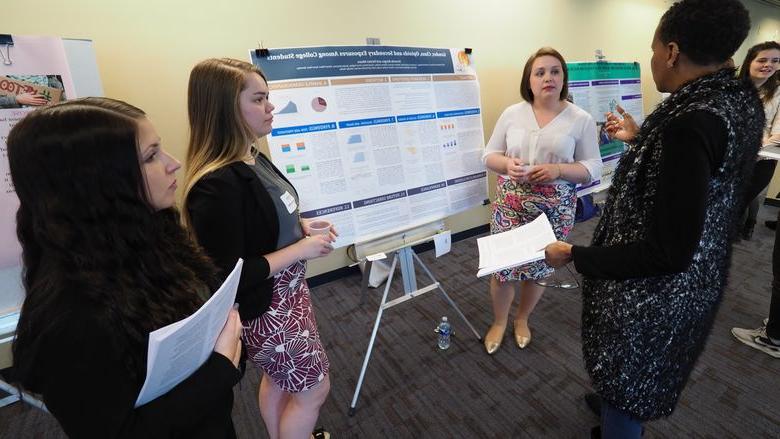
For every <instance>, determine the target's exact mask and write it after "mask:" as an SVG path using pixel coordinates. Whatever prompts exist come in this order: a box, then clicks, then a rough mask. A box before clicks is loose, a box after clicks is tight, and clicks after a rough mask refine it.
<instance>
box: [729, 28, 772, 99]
mask: <svg viewBox="0 0 780 439" xmlns="http://www.w3.org/2000/svg"><path fill="white" fill-rule="evenodd" d="M772 49H775V50H780V44H778V43H777V41H764V42H763V43H758V44H756V45H755V46H753V47H751V48H750V49H748V51H747V54H746V55H745V60H744V61H742V66H740V68H739V73H738V74H737V77H739V78H740V79H743V80H745V81H750V80H751V79H750V64H752V63H753V61H754V60H755V59H756V57H758V54H759V52H761V51H764V50H772ZM777 74H778V73H777V71H775V73H773V74H772V76H770V77H769V78H767V80H766V81H765V82H764V83H763V84H761V86H760V87H758V95H759V96H761V100H762V101H763V102H764V103H767V102H768V101H769V100H770V99H772V96H774V95H775V91H776V90H777V86H778V85H780V79H779V78H778V76H777Z"/></svg>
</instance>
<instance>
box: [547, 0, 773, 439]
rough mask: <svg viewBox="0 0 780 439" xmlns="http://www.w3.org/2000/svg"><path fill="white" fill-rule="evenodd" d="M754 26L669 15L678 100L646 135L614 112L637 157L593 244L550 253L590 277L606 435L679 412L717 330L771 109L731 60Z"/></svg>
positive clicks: (734, 6)
mask: <svg viewBox="0 0 780 439" xmlns="http://www.w3.org/2000/svg"><path fill="white" fill-rule="evenodd" d="M749 29H750V18H749V16H748V12H747V10H745V8H744V6H743V5H742V4H741V3H740V2H738V1H736V0H706V1H705V0H684V1H681V2H678V3H675V4H674V5H673V6H672V7H671V8H670V9H669V10H668V11H667V12H666V13H665V14H664V15H663V17H662V18H661V21H660V23H659V25H658V28H657V29H656V32H655V36H654V38H653V43H652V49H653V56H652V59H651V70H652V73H653V80H654V81H655V84H656V87H657V88H658V91H660V92H668V93H671V95H670V96H669V97H668V98H667V99H666V100H665V101H663V102H662V103H661V104H660V105H659V106H658V107H657V108H656V109H655V111H653V112H652V114H650V115H649V116H648V118H647V119H646V120H645V122H644V123H643V125H642V127H641V129H640V128H638V127H637V126H636V124H635V123H634V122H633V119H632V118H631V117H630V116H629V115H627V114H624V118H622V119H621V118H618V117H617V116H615V115H611V114H610V115H608V119H607V123H608V131H609V132H610V134H611V135H612V136H614V137H616V138H619V139H621V140H624V141H626V142H627V143H628V148H627V150H626V152H625V153H624V155H623V157H622V158H621V161H620V164H619V166H618V169H617V171H616V172H615V176H614V178H613V182H612V187H611V188H610V190H609V195H608V198H607V203H606V206H605V209H604V214H603V216H602V217H601V221H600V222H599V224H598V226H597V227H596V230H595V232H594V236H593V242H592V245H591V246H590V247H580V246H574V247H572V246H571V245H570V244H566V243H563V242H558V243H555V244H551V245H550V246H549V247H548V248H547V249H546V259H547V262H548V263H549V264H551V265H553V266H560V265H563V264H565V263H566V262H569V261H574V264H575V267H576V268H577V270H578V271H579V272H580V273H582V274H583V275H584V277H585V283H584V285H583V312H582V342H583V356H584V360H585V366H586V368H587V370H588V373H589V374H590V376H591V378H592V380H593V386H594V388H595V389H596V391H597V393H598V394H599V395H600V396H601V398H602V413H601V414H602V424H601V430H602V437H622V438H630V437H639V435H640V434H641V422H642V421H646V420H651V419H656V418H659V417H662V416H667V415H669V414H671V413H672V411H673V410H674V407H675V405H676V403H677V400H678V399H679V397H680V392H681V391H682V389H683V387H684V386H685V382H686V380H687V379H688V376H689V375H690V372H691V370H692V368H693V366H694V363H695V361H696V359H697V357H698V356H699V354H700V353H701V351H702V348H703V347H704V342H705V339H706V337H707V335H708V334H709V332H710V329H711V327H712V322H713V319H714V316H715V312H716V310H717V307H718V304H719V303H720V299H721V293H722V292H723V288H724V286H725V283H726V276H727V274H728V268H729V259H730V253H731V247H730V242H731V236H732V234H733V233H734V231H735V225H736V220H737V216H738V213H739V212H738V211H739V207H740V205H741V203H740V197H741V196H742V191H743V190H744V183H745V181H746V178H747V175H746V174H747V173H748V172H749V169H750V166H752V164H753V162H754V161H755V157H756V154H757V151H758V148H759V147H760V146H761V133H762V127H763V120H764V114H763V109H762V106H761V102H760V100H759V98H758V95H757V94H756V91H755V87H751V86H750V85H749V84H745V82H744V81H740V80H737V79H735V77H734V70H733V68H732V67H731V62H730V57H731V56H732V55H733V54H734V52H735V51H736V49H737V48H738V47H739V46H740V44H741V43H742V41H743V40H744V39H745V37H746V36H747V33H748V30H749ZM619 111H620V112H621V114H623V111H622V109H620V110H619Z"/></svg>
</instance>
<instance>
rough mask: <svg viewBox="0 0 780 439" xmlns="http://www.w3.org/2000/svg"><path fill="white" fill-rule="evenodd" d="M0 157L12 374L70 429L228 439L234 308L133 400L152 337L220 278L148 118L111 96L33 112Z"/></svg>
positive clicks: (74, 433)
mask: <svg viewBox="0 0 780 439" xmlns="http://www.w3.org/2000/svg"><path fill="white" fill-rule="evenodd" d="M8 160H9V162H10V168H11V177H12V179H13V184H14V186H15V188H16V193H17V195H18V197H19V201H20V205H19V210H18V213H17V233H18V236H19V241H20V242H21V245H22V250H23V262H24V267H25V268H24V275H23V281H24V286H25V289H26V297H25V300H24V304H23V305H22V312H21V316H20V318H19V324H18V327H17V335H16V340H15V341H14V345H13V356H14V370H15V372H16V375H15V378H16V380H17V381H18V382H19V383H20V384H21V385H22V386H23V387H24V388H26V389H28V390H30V391H32V392H35V393H38V394H40V395H42V397H43V401H44V402H45V403H46V406H47V408H48V409H49V411H50V412H51V413H52V414H53V415H54V416H55V417H56V418H57V420H58V421H59V422H60V424H61V425H62V428H63V430H64V431H65V433H66V434H67V435H68V436H71V437H101V438H114V437H123V438H124V437H144V438H158V437H188V438H194V437H198V438H231V437H235V432H234V430H233V423H232V420H231V417H230V412H231V408H232V406H233V391H232V387H233V385H234V384H235V383H236V382H238V379H239V371H238V369H237V367H236V366H237V364H238V359H239V356H240V352H241V344H240V341H239V333H240V330H241V323H240V321H239V319H238V313H237V312H236V311H231V315H230V318H229V319H228V321H227V323H226V324H225V327H224V329H223V330H222V332H221V334H220V335H219V338H218V340H217V344H216V347H215V348H214V352H213V353H212V355H211V356H210V357H209V358H208V360H207V361H206V362H205V363H204V364H203V365H202V366H201V367H200V368H199V369H198V370H197V371H195V373H193V374H192V375H191V376H190V377H188V378H187V379H185V380H184V381H182V382H181V383H179V384H178V385H177V386H176V387H174V388H173V389H171V390H170V391H169V392H168V393H166V394H164V395H162V396H160V397H158V398H157V399H155V400H153V401H151V402H149V403H147V404H145V405H143V406H140V407H138V408H135V407H134V405H135V401H136V399H137V397H138V394H139V392H140V390H141V386H142V385H143V383H144V379H145V377H146V356H147V345H148V340H149V332H151V331H154V330H156V329H158V328H160V327H163V326H166V325H168V324H170V323H173V322H175V321H178V320H180V319H182V318H184V317H187V316H188V315H190V314H192V313H193V312H194V311H195V310H196V309H198V307H199V306H200V305H201V304H202V303H203V302H204V299H205V298H206V297H208V295H209V292H210V291H211V290H212V289H213V288H214V287H216V286H218V283H217V282H216V281H215V275H214V268H213V266H212V265H211V263H210V262H209V261H208V260H207V259H206V258H205V256H203V254H202V253H200V252H199V251H198V250H197V249H196V247H195V246H194V245H193V243H192V242H191V241H190V240H189V238H188V236H187V233H186V231H185V230H184V229H183V228H182V227H181V225H180V224H179V216H178V214H177V212H176V210H175V209H174V208H173V204H174V196H175V190H176V177H175V172H176V170H177V169H178V168H179V167H180V165H179V163H178V162H177V161H176V160H175V159H174V158H173V157H171V156H170V155H168V154H167V153H166V152H165V151H164V150H163V149H162V147H161V145H160V138H159V136H158V135H157V133H156V132H155V129H154V126H153V125H152V124H151V122H149V120H148V119H146V117H145V115H144V112H143V111H141V110H139V109H138V108H136V107H133V106H131V105H129V104H126V103H124V102H121V101H116V100H112V99H106V98H86V99H80V100H75V101H69V102H66V103H63V104H59V105H55V106H52V107H46V108H42V109H39V110H36V111H33V112H32V113H30V114H28V115H27V116H26V117H25V118H24V119H22V120H21V121H20V122H19V123H18V124H17V125H16V126H15V127H14V128H13V130H11V133H10V135H9V137H8Z"/></svg>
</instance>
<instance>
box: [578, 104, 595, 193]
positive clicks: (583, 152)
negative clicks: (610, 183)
mask: <svg viewBox="0 0 780 439" xmlns="http://www.w3.org/2000/svg"><path fill="white" fill-rule="evenodd" d="M583 119H584V120H583V121H582V124H583V126H582V131H581V133H580V136H579V138H578V139H576V143H575V144H574V161H575V162H577V163H581V164H582V165H583V166H585V169H587V170H588V174H590V180H588V183H590V182H591V181H593V180H598V179H599V178H601V167H602V163H601V151H600V150H599V140H598V133H597V132H596V122H595V121H593V117H591V115H590V114H587V113H585V114H584V115H583Z"/></svg>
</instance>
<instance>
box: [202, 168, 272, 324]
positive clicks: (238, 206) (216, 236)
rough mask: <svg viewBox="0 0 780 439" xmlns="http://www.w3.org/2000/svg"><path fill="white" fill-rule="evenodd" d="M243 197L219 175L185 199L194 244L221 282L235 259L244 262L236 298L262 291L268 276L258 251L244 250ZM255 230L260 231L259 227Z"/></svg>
mask: <svg viewBox="0 0 780 439" xmlns="http://www.w3.org/2000/svg"><path fill="white" fill-rule="evenodd" d="M243 193H244V191H243V188H242V186H241V181H240V180H239V179H238V178H236V177H232V176H230V175H229V174H228V173H221V174H220V175H219V176H211V175H209V176H206V177H204V178H202V179H201V180H200V181H198V182H197V183H196V184H195V186H194V187H193V188H192V190H190V193H189V194H188V196H187V211H188V213H189V215H190V221H191V222H192V227H193V229H194V231H195V236H196V237H197V240H198V244H200V245H201V246H202V247H203V248H204V249H205V250H206V254H208V255H209V256H210V257H211V258H212V260H214V263H215V264H216V265H217V267H218V268H219V269H220V271H221V273H222V278H223V279H224V278H225V277H227V275H228V274H230V272H231V271H232V270H233V267H234V266H235V265H236V261H238V258H241V257H243V258H244V267H243V269H242V271H241V279H240V280H239V284H238V292H237V297H244V296H245V295H246V294H253V293H256V291H258V290H263V289H264V288H263V286H264V285H265V284H267V282H266V280H267V279H268V277H269V274H270V272H271V267H270V265H269V264H268V260H267V259H266V258H265V257H263V256H262V255H259V254H256V253H259V251H256V252H253V251H251V250H250V251H247V249H246V248H245V246H246V242H247V237H246V236H245V230H244V221H243V220H244V218H245V216H246V212H244V202H243V199H242V197H243ZM258 230H263V228H262V227H261V225H258ZM242 316H243V314H242ZM242 318H243V317H242Z"/></svg>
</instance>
